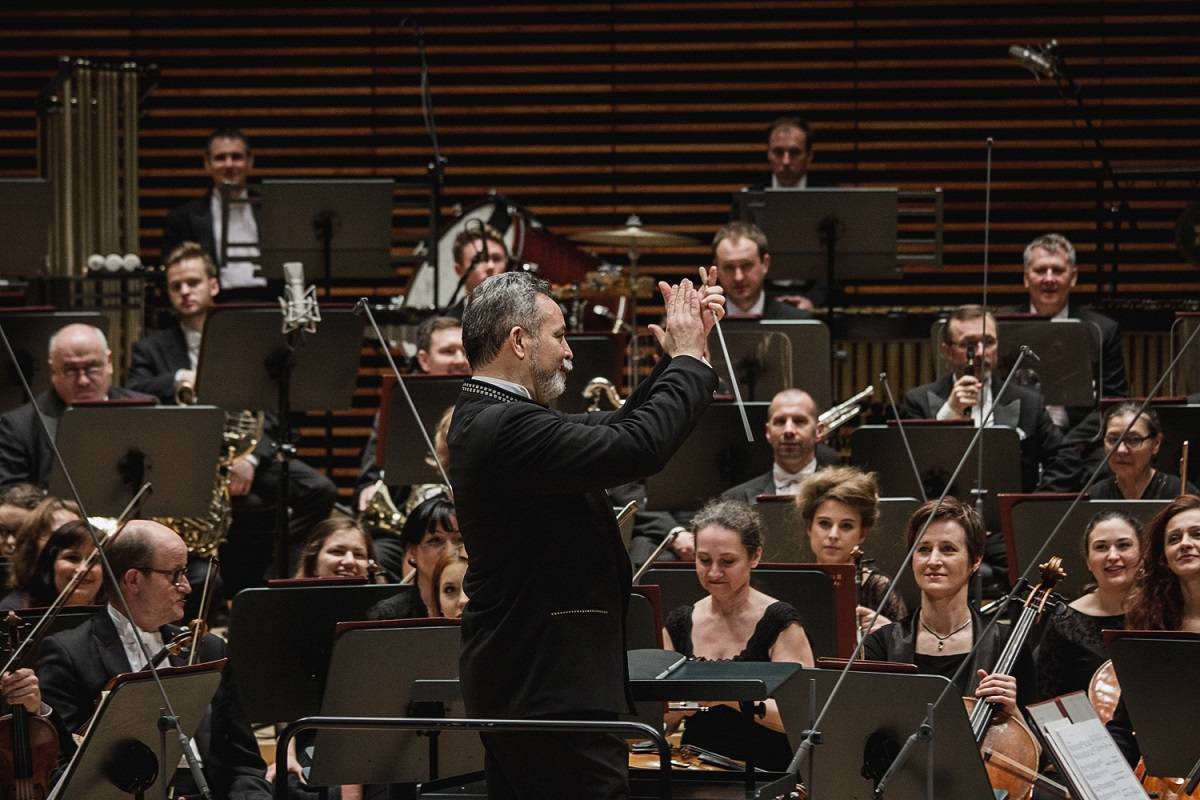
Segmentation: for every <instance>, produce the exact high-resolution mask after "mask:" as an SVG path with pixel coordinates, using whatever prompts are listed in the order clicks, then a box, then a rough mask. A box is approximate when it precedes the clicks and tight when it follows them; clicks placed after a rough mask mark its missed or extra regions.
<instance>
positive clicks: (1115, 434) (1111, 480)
mask: <svg viewBox="0 0 1200 800" xmlns="http://www.w3.org/2000/svg"><path fill="white" fill-rule="evenodd" d="M1139 406H1140V403H1121V404H1120V405H1116V406H1113V407H1112V408H1110V409H1108V411H1106V412H1105V414H1104V452H1105V454H1106V455H1107V458H1108V469H1109V472H1111V473H1112V474H1111V475H1110V476H1109V477H1107V478H1104V479H1103V480H1098V481H1096V482H1095V483H1093V484H1092V485H1091V486H1090V487H1088V496H1089V497H1091V498H1092V499H1093V500H1170V499H1171V498H1173V497H1178V496H1179V495H1180V494H1182V493H1183V491H1182V488H1181V487H1182V483H1181V482H1180V479H1179V476H1177V475H1174V474H1172V473H1169V472H1166V471H1164V470H1160V469H1158V468H1156V467H1155V466H1154V459H1155V457H1156V456H1157V455H1158V450H1159V448H1160V447H1161V446H1162V438H1163V437H1162V423H1160V422H1159V420H1158V414H1156V413H1155V411H1154V409H1153V408H1151V407H1150V406H1146V408H1145V409H1144V410H1143V411H1142V413H1141V415H1140V416H1138V418H1137V422H1134V424H1133V427H1132V428H1130V430H1129V433H1128V434H1126V435H1125V438H1124V439H1123V440H1122V439H1121V433H1122V432H1123V431H1124V430H1125V429H1126V428H1127V427H1129V423H1130V422H1133V418H1134V416H1135V415H1136V414H1137V413H1138V407H1139ZM1118 441H1120V445H1118V444H1117V442H1118ZM1187 491H1188V493H1189V494H1195V493H1196V487H1195V486H1193V485H1192V483H1191V482H1190V481H1189V482H1188V487H1187Z"/></svg>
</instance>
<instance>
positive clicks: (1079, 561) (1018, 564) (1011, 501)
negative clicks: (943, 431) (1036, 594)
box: [1000, 493, 1168, 599]
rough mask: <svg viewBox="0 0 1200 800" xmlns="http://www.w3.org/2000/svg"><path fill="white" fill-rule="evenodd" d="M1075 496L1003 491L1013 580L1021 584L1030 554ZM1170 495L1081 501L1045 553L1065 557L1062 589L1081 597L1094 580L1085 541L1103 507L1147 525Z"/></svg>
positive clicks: (1002, 522) (1002, 515)
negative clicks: (1121, 512)
mask: <svg viewBox="0 0 1200 800" xmlns="http://www.w3.org/2000/svg"><path fill="white" fill-rule="evenodd" d="M1074 500H1075V495H1074V494H1072V493H1065V494H1048V493H1041V494H1002V495H1000V527H1001V530H1002V531H1003V532H1004V543H1005V546H1006V548H1007V550H1008V579H1009V582H1010V583H1012V585H1013V586H1016V583H1017V579H1018V578H1020V577H1021V576H1022V575H1025V574H1026V573H1027V572H1029V571H1030V567H1031V566H1033V565H1031V564H1030V563H1029V562H1030V559H1032V558H1033V556H1034V554H1035V553H1037V552H1038V551H1039V550H1041V549H1042V545H1043V544H1044V543H1045V542H1046V539H1047V538H1048V537H1049V536H1050V532H1051V531H1053V530H1054V526H1055V525H1057V524H1058V521H1059V520H1060V519H1062V516H1063V514H1065V513H1066V512H1067V509H1068V508H1070V506H1071V503H1072V502H1073V501H1074ZM1167 503H1168V501H1167V500H1081V501H1080V502H1079V504H1078V505H1076V506H1075V509H1074V510H1073V511H1072V512H1071V514H1070V515H1069V516H1068V517H1067V519H1066V521H1065V522H1064V523H1063V525H1062V527H1060V528H1059V530H1058V535H1057V536H1055V537H1054V540H1053V541H1051V542H1050V546H1049V547H1047V548H1046V550H1045V555H1044V556H1043V557H1044V558H1049V557H1050V556H1060V557H1061V558H1062V566H1063V569H1064V570H1065V571H1066V573H1067V575H1066V577H1065V578H1063V579H1062V580H1060V581H1059V582H1058V585H1057V587H1056V590H1057V591H1058V593H1059V594H1061V595H1062V596H1063V597H1068V598H1072V599H1074V598H1076V597H1078V596H1079V595H1080V594H1081V593H1082V592H1083V587H1084V585H1085V584H1087V583H1088V582H1090V581H1091V580H1092V574H1091V573H1090V572H1088V568H1087V561H1085V560H1084V557H1083V548H1082V547H1081V546H1080V540H1081V538H1082V536H1083V531H1084V529H1085V528H1086V527H1087V524H1088V522H1090V521H1091V519H1092V517H1094V516H1096V515H1097V514H1099V513H1101V512H1103V511H1124V512H1125V513H1127V514H1130V515H1131V516H1133V517H1134V518H1136V519H1139V520H1141V521H1142V523H1143V524H1145V523H1147V522H1149V521H1150V518H1151V517H1153V516H1154V515H1155V514H1157V513H1158V512H1159V510H1160V509H1162V508H1163V507H1164V506H1166V505H1167Z"/></svg>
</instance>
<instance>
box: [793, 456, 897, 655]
mask: <svg viewBox="0 0 1200 800" xmlns="http://www.w3.org/2000/svg"><path fill="white" fill-rule="evenodd" d="M796 507H797V508H798V509H799V510H800V519H801V520H802V521H803V523H804V528H805V530H806V531H807V532H808V542H809V546H810V547H811V548H812V551H813V555H814V556H815V557H816V559H817V563H818V564H855V563H856V557H855V551H856V550H859V551H860V552H861V548H863V547H864V546H865V544H866V541H867V536H868V535H870V533H871V529H872V528H873V527H874V526H875V523H876V521H877V520H878V519H879V486H878V484H877V483H876V481H875V473H874V472H870V473H864V472H863V471H862V470H860V469H858V468H856V467H826V468H825V469H822V470H818V471H817V472H816V473H815V474H814V475H812V476H811V477H810V478H808V480H806V481H804V483H803V484H801V486H800V492H799V494H797V495H796ZM858 571H859V574H860V577H859V579H858V580H857V581H856V583H857V587H858V588H857V592H858V609H857V614H858V625H859V628H860V629H862V630H863V631H864V632H869V631H871V630H876V629H877V628H882V627H883V626H884V625H887V624H889V623H891V622H893V621H895V620H901V619H904V618H905V617H907V616H908V609H907V608H906V607H905V605H904V599H903V598H901V597H900V595H899V594H897V593H895V592H893V593H892V596H891V598H890V599H889V600H888V604H887V606H886V607H885V608H884V609H883V611H882V613H880V614H879V616H878V617H876V615H875V609H876V608H878V607H879V603H880V601H881V600H883V596H884V595H885V594H887V590H888V588H890V587H891V585H892V581H891V579H890V578H889V577H888V576H886V575H884V574H883V573H881V572H876V571H875V570H873V569H871V568H870V567H867V566H862V567H860V568H859V570H858Z"/></svg>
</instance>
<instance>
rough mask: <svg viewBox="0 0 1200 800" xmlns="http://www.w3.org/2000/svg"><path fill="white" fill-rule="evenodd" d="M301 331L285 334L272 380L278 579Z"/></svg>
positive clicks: (283, 566) (282, 573) (284, 571)
mask: <svg viewBox="0 0 1200 800" xmlns="http://www.w3.org/2000/svg"><path fill="white" fill-rule="evenodd" d="M301 335H302V331H299V330H295V331H291V332H289V333H288V335H287V350H286V351H285V352H284V353H283V355H282V357H281V358H280V359H279V364H278V370H279V374H278V376H277V378H276V380H277V386H278V387H279V412H278V413H279V447H278V448H277V449H276V450H275V458H277V459H278V460H279V476H280V477H279V493H278V494H277V495H276V499H275V502H276V507H275V535H276V539H275V541H276V547H277V550H276V552H275V574H276V575H277V576H278V577H280V578H286V577H288V563H289V561H290V558H289V556H290V549H291V542H290V539H291V535H290V532H289V530H288V504H289V502H290V500H291V486H290V479H291V474H290V473H291V466H290V465H291V461H292V458H293V457H294V456H295V454H296V446H295V445H293V444H292V426H291V419H290V413H289V406H290V404H291V396H290V394H289V387H290V385H291V382H292V367H293V358H292V354H293V353H295V352H296V347H297V345H298V344H300V343H301V342H302V339H301V338H300V337H301Z"/></svg>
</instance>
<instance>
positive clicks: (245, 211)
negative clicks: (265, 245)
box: [212, 189, 267, 289]
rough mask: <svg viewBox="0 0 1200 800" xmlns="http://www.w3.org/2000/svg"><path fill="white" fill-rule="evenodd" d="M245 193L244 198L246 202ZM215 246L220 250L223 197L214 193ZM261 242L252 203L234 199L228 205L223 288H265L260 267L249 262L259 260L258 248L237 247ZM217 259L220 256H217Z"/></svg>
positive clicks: (265, 282)
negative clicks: (241, 244) (227, 233)
mask: <svg viewBox="0 0 1200 800" xmlns="http://www.w3.org/2000/svg"><path fill="white" fill-rule="evenodd" d="M245 192H246V190H245V189H243V190H242V194H241V197H242V198H245ZM212 219H213V242H214V243H215V245H216V247H218V248H219V247H220V246H221V195H220V194H219V193H218V192H215V191H214V192H213V193H212ZM257 241H258V222H257V221H256V220H255V219H254V210H253V209H252V208H251V207H250V204H249V203H245V202H239V201H238V199H237V198H236V197H231V198H230V202H229V235H228V237H227V239H226V251H225V254H226V259H227V260H226V263H224V264H222V265H221V287H222V288H224V289H239V288H243V287H246V286H266V285H267V279H266V278H264V277H262V276H261V275H256V274H255V273H256V272H257V270H258V265H257V264H255V263H254V262H252V261H250V260H249V259H252V258H258V256H259V252H258V247H257V246H252V247H251V246H244V245H243V246H235V245H237V244H240V243H243V242H257ZM217 256H218V258H219V257H220V253H218V254H217Z"/></svg>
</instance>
